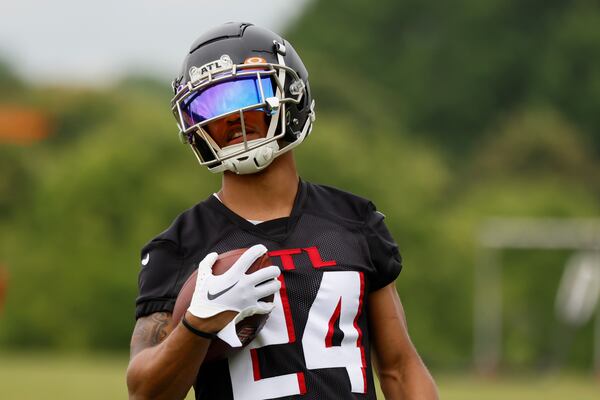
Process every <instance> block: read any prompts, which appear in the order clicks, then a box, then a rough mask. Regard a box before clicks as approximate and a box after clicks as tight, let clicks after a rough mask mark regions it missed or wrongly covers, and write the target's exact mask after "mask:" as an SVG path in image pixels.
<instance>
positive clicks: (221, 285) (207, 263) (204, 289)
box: [188, 244, 281, 347]
mask: <svg viewBox="0 0 600 400" xmlns="http://www.w3.org/2000/svg"><path fill="white" fill-rule="evenodd" d="M266 252H267V248H266V247H265V246H263V245H262V244H257V245H255V246H252V247H250V248H249V249H248V250H246V251H245V252H244V253H243V254H242V255H241V256H240V258H239V259H238V260H237V261H236V262H235V263H234V264H233V265H232V266H231V268H230V269H228V270H227V271H226V272H225V273H224V274H222V275H213V273H212V266H213V264H214V263H215V261H216V260H217V257H218V255H217V253H210V254H208V255H207V256H206V257H204V259H203V260H202V261H201V262H200V265H199V266H198V277H197V279H196V288H195V290H194V294H193V296H192V301H191V303H190V307H189V308H188V311H189V312H190V313H191V314H192V315H194V316H196V317H198V318H210V317H212V316H215V315H217V314H219V313H221V312H223V311H235V312H237V313H238V314H237V315H236V317H235V318H234V319H233V320H232V321H231V322H229V324H227V325H226V326H225V327H224V328H222V329H221V330H220V331H219V332H218V333H217V336H218V337H219V338H220V339H221V340H223V341H225V342H227V343H228V344H229V345H230V346H232V347H239V346H241V345H242V343H241V342H240V340H239V338H238V336H237V333H236V330H235V325H236V323H238V322H239V321H241V320H243V319H244V318H246V317H248V316H250V315H254V314H267V313H269V312H271V310H272V309H273V303H272V302H265V301H261V300H260V299H262V298H264V297H267V296H270V295H272V294H274V293H275V292H277V291H278V290H279V289H280V287H281V283H280V282H279V281H278V280H277V277H278V276H279V275H280V274H281V271H280V270H279V268H278V267H276V266H270V267H265V268H262V269H259V270H258V271H255V272H253V273H251V274H248V275H247V274H246V271H247V270H248V269H249V268H250V267H251V266H252V264H253V263H254V261H256V260H257V259H258V258H259V257H261V256H262V255H263V254H265V253H266Z"/></svg>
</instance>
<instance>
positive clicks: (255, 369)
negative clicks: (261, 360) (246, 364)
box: [250, 349, 261, 382]
mask: <svg viewBox="0 0 600 400" xmlns="http://www.w3.org/2000/svg"><path fill="white" fill-rule="evenodd" d="M250 357H252V372H253V374H254V381H255V382H256V381H260V380H261V376H260V366H259V365H258V352H257V351H256V349H250Z"/></svg>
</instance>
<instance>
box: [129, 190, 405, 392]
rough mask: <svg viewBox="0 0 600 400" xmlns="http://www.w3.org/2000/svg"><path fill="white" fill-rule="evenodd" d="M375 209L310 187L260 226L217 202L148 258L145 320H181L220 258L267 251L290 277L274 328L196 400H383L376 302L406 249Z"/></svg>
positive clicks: (212, 367) (151, 249)
mask: <svg viewBox="0 0 600 400" xmlns="http://www.w3.org/2000/svg"><path fill="white" fill-rule="evenodd" d="M383 219H384V216H383V214H381V213H379V212H378V211H376V209H375V206H374V205H373V204H372V203H371V202H369V201H368V200H365V199H362V198H360V197H358V196H354V195H352V194H349V193H346V192H342V191H340V190H337V189H334V188H331V187H326V186H321V185H315V184H311V183H308V182H304V181H301V182H300V184H299V190H298V194H297V196H296V199H295V202H294V207H293V210H292V213H291V215H290V217H286V218H280V219H276V220H272V221H267V222H263V223H260V224H258V225H253V224H252V223H250V222H248V221H246V220H245V219H243V218H241V217H240V216H238V215H237V214H235V213H233V212H232V211H231V210H229V209H228V208H227V207H226V206H225V205H223V204H222V203H221V202H220V201H219V200H218V199H216V198H215V197H214V196H212V195H211V196H210V197H209V198H208V199H207V200H205V201H203V202H201V203H199V204H197V205H196V206H194V207H193V208H191V209H189V210H187V211H185V212H184V213H182V214H181V215H180V216H179V217H178V218H177V219H176V220H175V221H174V222H173V224H172V225H171V226H170V227H169V228H168V229H167V230H166V231H164V232H163V233H161V234H160V235H158V236H157V237H156V238H155V239H153V240H152V241H151V242H150V243H148V244H147V245H146V246H145V247H144V248H143V249H142V269H141V271H140V275H139V290H140V292H139V296H138V298H137V300H136V318H139V317H142V316H145V315H149V314H152V313H154V312H158V311H172V310H173V307H174V304H175V299H176V297H177V294H178V292H179V290H180V288H181V287H182V285H183V283H184V282H185V280H186V279H187V278H188V276H189V275H190V274H191V273H192V272H193V271H194V270H195V269H196V268H197V265H198V263H199V262H200V261H201V260H202V259H203V258H204V256H205V255H206V254H207V253H209V252H212V251H215V252H217V253H222V252H225V251H229V250H233V249H237V248H242V247H250V246H251V245H254V244H256V243H262V244H264V245H265V246H266V247H267V248H268V249H269V255H270V257H271V261H272V262H273V264H275V265H277V266H279V267H280V268H281V269H282V275H281V277H280V280H281V283H282V286H281V290H280V292H279V293H276V295H275V300H274V302H275V308H274V310H273V312H271V314H270V316H269V319H268V320H267V323H266V325H265V327H264V328H263V329H262V330H261V331H260V333H259V334H258V336H257V337H256V338H255V339H254V341H253V342H251V343H250V344H249V345H248V346H246V347H245V348H244V349H242V350H241V351H239V352H238V353H236V354H235V355H234V356H232V357H230V358H229V359H226V360H222V361H216V362H213V363H207V364H206V365H204V366H203V367H202V368H201V369H200V372H199V374H198V378H197V381H196V384H195V385H194V386H195V390H196V398H197V399H211V400H212V399H217V400H220V399H234V400H253V399H272V398H282V399H306V400H312V399H375V398H376V395H375V388H374V386H373V376H372V370H371V360H370V343H369V326H368V315H367V302H368V296H366V295H365V294H368V293H369V292H371V291H373V290H376V289H379V288H381V287H383V286H385V285H387V284H389V283H391V282H392V281H394V279H395V278H396V277H397V276H398V274H399V273H400V270H401V258H400V255H399V253H398V247H397V245H396V244H395V242H394V240H393V239H392V237H391V235H390V233H389V231H388V229H387V228H386V226H385V224H384V222H383Z"/></svg>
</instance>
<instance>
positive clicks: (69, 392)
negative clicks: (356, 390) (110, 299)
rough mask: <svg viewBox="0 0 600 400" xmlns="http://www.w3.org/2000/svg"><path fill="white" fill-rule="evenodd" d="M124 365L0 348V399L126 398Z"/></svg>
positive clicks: (511, 389)
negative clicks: (8, 350)
mask: <svg viewBox="0 0 600 400" xmlns="http://www.w3.org/2000/svg"><path fill="white" fill-rule="evenodd" d="M126 368H127V359H126V358H124V357H108V356H93V357H92V356H65V355H58V356H54V355H48V354H43V355H33V354H27V355H19V354H13V353H11V354H0V399H3V400H12V399H19V400H28V399H39V398H44V399H50V400H52V399H61V400H71V399H86V400H87V399H89V400H94V399H103V400H106V399H111V400H112V399H126V398H127V390H126V387H125V369H126ZM436 380H437V382H438V385H439V387H440V393H441V398H442V399H443V400H507V399H510V400H521V399H522V400H565V399H567V400H595V399H598V398H600V382H597V381H594V380H593V379H591V378H590V377H585V376H555V377H545V378H544V377H537V376H531V377H529V378H525V377H519V378H506V377H505V378H498V379H494V380H478V379H475V378H473V377H469V376H450V375H438V376H436ZM380 398H383V397H382V396H380ZM188 399H192V395H191V394H190V395H189V396H188Z"/></svg>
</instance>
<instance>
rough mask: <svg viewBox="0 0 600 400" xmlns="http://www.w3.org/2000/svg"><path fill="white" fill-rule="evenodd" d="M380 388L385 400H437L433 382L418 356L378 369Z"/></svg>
mask: <svg viewBox="0 0 600 400" xmlns="http://www.w3.org/2000/svg"><path fill="white" fill-rule="evenodd" d="M378 375H379V383H380V385H381V390H382V391H383V394H384V395H385V398H386V399H387V400H437V399H438V392H437V387H436V385H435V382H434V380H433V378H432V376H431V374H430V373H429V371H428V370H427V368H426V367H425V365H424V364H423V362H422V361H421V359H420V358H418V356H417V357H416V358H414V359H411V360H407V361H406V362H404V363H403V364H402V365H397V366H394V367H389V368H383V369H380V370H379V371H378Z"/></svg>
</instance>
